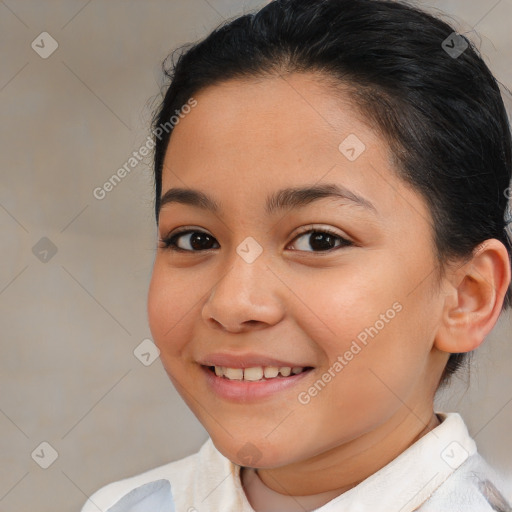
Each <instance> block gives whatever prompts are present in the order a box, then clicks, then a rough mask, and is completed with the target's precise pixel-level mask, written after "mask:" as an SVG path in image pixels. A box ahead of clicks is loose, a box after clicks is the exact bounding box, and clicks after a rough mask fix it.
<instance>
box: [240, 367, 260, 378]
mask: <svg viewBox="0 0 512 512" xmlns="http://www.w3.org/2000/svg"><path fill="white" fill-rule="evenodd" d="M262 377H263V368H262V367H261V366H257V367H255V368H246V369H245V370H244V380H252V381H254V380H261V378H262Z"/></svg>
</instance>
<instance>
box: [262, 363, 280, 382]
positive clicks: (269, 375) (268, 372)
mask: <svg viewBox="0 0 512 512" xmlns="http://www.w3.org/2000/svg"><path fill="white" fill-rule="evenodd" d="M278 374H279V368H278V367H277V366H267V367H266V368H265V369H264V370H263V375H265V378H266V379H273V378H274V377H277V375H278Z"/></svg>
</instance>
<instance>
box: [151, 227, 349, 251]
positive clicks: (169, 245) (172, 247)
mask: <svg viewBox="0 0 512 512" xmlns="http://www.w3.org/2000/svg"><path fill="white" fill-rule="evenodd" d="M190 233H202V234H205V235H208V233H206V232H205V231H201V230H198V229H183V230H182V231H178V232H176V233H174V234H172V235H170V236H168V237H166V238H160V239H159V241H160V242H161V243H162V246H161V248H162V249H164V250H167V251H173V252H181V253H200V252H208V251H211V250H212V249H204V250H200V251H192V250H188V249H181V248H180V247H178V246H177V245H176V240H177V239H179V237H181V236H183V235H188V234H190ZM309 233H322V234H326V235H331V236H333V237H334V238H336V239H338V240H340V241H341V244H340V245H339V246H337V247H333V248H331V249H328V250H325V251H299V252H313V253H332V252H333V251H335V250H337V249H341V248H343V247H350V246H353V245H354V243H353V242H352V241H350V240H348V239H346V238H344V237H342V236H340V235H339V234H338V233H336V232H335V231H334V230H331V229H329V228H322V229H319V228H311V227H310V226H308V227H305V228H303V229H302V230H301V231H300V232H299V233H297V235H296V236H295V238H294V239H293V240H292V242H291V243H293V242H294V241H295V240H297V239H298V238H300V237H301V236H303V235H306V234H309ZM209 236H211V235H209ZM212 238H214V237H212ZM217 243H218V242H217Z"/></svg>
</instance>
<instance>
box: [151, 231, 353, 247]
mask: <svg viewBox="0 0 512 512" xmlns="http://www.w3.org/2000/svg"><path fill="white" fill-rule="evenodd" d="M302 239H303V240H302ZM301 240H302V241H301ZM297 241H299V243H298V244H297ZM160 242H161V244H162V245H161V246H160V247H161V248H162V249H166V250H170V251H176V252H203V251H207V250H210V249H217V248H219V244H218V242H216V240H215V238H214V237H213V236H212V235H210V234H208V233H206V232H204V231H198V230H193V229H186V230H183V231H179V232H178V233H174V234H172V235H169V236H168V237H166V238H161V239H160ZM294 242H295V244H297V245H298V246H299V249H298V250H299V251H306V252H327V251H331V250H334V249H336V248H339V247H349V246H351V245H354V244H353V242H351V241H350V240H347V239H346V238H344V237H342V236H340V235H339V234H337V233H336V232H334V231H333V230H330V229H327V228H323V229H318V228H316V229H315V228H311V227H306V228H303V230H302V232H301V233H299V235H298V236H296V237H295V239H294ZM215 244H216V245H217V247H213V245H215ZM309 249H312V250H309Z"/></svg>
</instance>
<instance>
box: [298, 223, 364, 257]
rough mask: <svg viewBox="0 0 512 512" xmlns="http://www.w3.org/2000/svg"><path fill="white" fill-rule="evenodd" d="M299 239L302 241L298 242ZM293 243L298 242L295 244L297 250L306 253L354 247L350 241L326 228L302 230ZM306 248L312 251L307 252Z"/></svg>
mask: <svg viewBox="0 0 512 512" xmlns="http://www.w3.org/2000/svg"><path fill="white" fill-rule="evenodd" d="M301 239H303V240H302V241H300V240H301ZM294 241H299V243H298V244H297V245H298V246H299V250H300V251H306V252H327V251H331V250H333V249H336V248H338V247H350V246H351V245H354V244H353V242H351V241H350V240H347V239H346V238H343V237H342V236H340V235H339V234H337V233H336V232H335V231H333V230H331V229H327V228H322V229H318V228H315V229H311V228H309V229H308V228H304V230H303V231H302V233H300V234H299V235H298V236H297V237H295V239H294ZM337 242H339V243H337ZM295 243H297V242H295ZM308 248H312V249H313V250H312V251H308Z"/></svg>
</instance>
